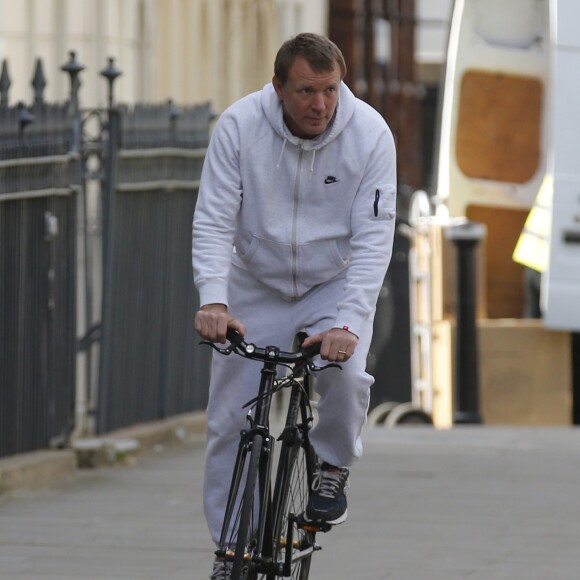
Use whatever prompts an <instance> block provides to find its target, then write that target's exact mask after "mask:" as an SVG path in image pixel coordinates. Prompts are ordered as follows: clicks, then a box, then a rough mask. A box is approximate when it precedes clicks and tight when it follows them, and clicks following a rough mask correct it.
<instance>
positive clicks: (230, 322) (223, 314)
mask: <svg viewBox="0 0 580 580" xmlns="http://www.w3.org/2000/svg"><path fill="white" fill-rule="evenodd" d="M228 328H233V329H234V330H237V331H238V332H239V333H240V334H241V335H242V336H243V335H244V334H245V333H246V327H245V326H244V325H243V324H242V323H241V322H240V321H239V320H238V319H237V318H236V317H234V316H232V315H231V314H230V313H229V312H228V307H227V306H226V305H225V304H205V305H204V306H202V307H201V308H200V309H199V310H198V311H197V313H196V315H195V330H196V331H197V333H198V334H199V335H200V336H201V337H202V338H203V339H205V340H209V341H210V342H219V343H222V344H223V343H224V342H226V332H227V330H228Z"/></svg>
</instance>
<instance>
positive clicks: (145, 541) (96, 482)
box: [0, 426, 580, 580]
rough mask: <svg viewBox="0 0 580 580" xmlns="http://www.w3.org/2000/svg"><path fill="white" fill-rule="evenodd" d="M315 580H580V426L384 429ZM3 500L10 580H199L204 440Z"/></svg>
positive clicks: (1, 527) (205, 569)
mask: <svg viewBox="0 0 580 580" xmlns="http://www.w3.org/2000/svg"><path fill="white" fill-rule="evenodd" d="M365 442H366V444H365V455H364V457H363V459H362V460H361V461H360V462H359V464H358V465H357V466H356V467H355V468H354V469H353V470H352V474H351V489H350V494H349V514H350V517H349V520H348V522H347V523H346V524H344V525H342V526H338V527H337V528H336V529H334V530H333V531H332V532H330V533H329V534H327V535H323V536H321V537H320V544H321V545H322V546H323V549H322V551H321V552H320V553H318V554H316V556H315V560H314V561H313V569H312V574H311V577H312V578H313V579H314V580H339V579H348V580H382V579H396V580H423V579H425V580H455V579H461V578H469V579H481V580H491V579H494V580H496V579H497V580H500V579H502V580H503V579H505V580H517V579H520V578H521V579H526V580H547V579H557V580H573V579H576V578H580V497H579V495H580V485H579V482H580V431H578V430H577V429H575V428H540V429H528V428H499V427H461V428H455V429H453V430H450V431H436V430H434V429H432V428H429V427H417V426H415V427H398V428H395V429H386V428H381V427H376V428H372V429H368V430H367V431H366V433H365ZM154 449H156V450H155V451H152V452H150V453H147V454H145V455H142V456H140V457H139V458H138V459H137V460H136V462H135V463H134V464H132V465H129V466H123V467H121V466H116V467H104V468H99V469H95V470H83V471H81V472H76V474H73V475H71V476H70V477H69V478H68V479H67V480H66V481H65V482H61V483H59V484H58V485H55V486H52V487H49V488H43V489H40V490H37V491H29V492H21V493H18V494H16V495H11V496H2V497H0V578H2V580H16V579H18V580H23V579H29V580H38V579H43V580H53V579H57V578H58V579H76V580H84V579H91V580H104V579H107V580H112V579H119V580H133V579H140V580H141V579H143V580H145V579H157V580H161V579H163V580H165V579H167V580H173V579H175V580H186V579H193V580H198V579H199V580H201V579H204V578H207V576H208V573H209V569H210V565H211V560H212V550H213V548H212V545H211V543H210V542H209V540H208V538H207V533H206V528H205V522H204V519H203V515H202V508H201V485H202V472H203V452H204V442H203V438H202V437H201V436H199V435H197V436H196V435H191V436H189V437H188V438H187V439H186V440H184V442H183V443H182V444H180V445H177V446H176V445H170V446H165V447H163V448H162V447H160V446H157V447H154Z"/></svg>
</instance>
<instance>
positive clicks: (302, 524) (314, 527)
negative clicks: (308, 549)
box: [296, 515, 333, 533]
mask: <svg viewBox="0 0 580 580" xmlns="http://www.w3.org/2000/svg"><path fill="white" fill-rule="evenodd" d="M296 526H297V527H298V528H300V529H301V530H304V531H305V532H315V533H318V532H322V533H326V532H328V531H330V530H331V529H332V527H333V526H332V524H329V523H328V522H323V521H321V520H312V521H310V520H307V519H305V518H304V515H301V516H299V517H297V518H296Z"/></svg>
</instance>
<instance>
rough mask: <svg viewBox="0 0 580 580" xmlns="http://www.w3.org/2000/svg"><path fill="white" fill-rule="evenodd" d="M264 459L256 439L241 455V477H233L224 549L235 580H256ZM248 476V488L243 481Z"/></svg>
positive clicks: (259, 440)
mask: <svg viewBox="0 0 580 580" xmlns="http://www.w3.org/2000/svg"><path fill="white" fill-rule="evenodd" d="M261 455H262V436H261V435H258V434H257V435H254V437H253V438H252V442H251V445H250V446H249V448H245V449H244V450H243V452H242V457H241V461H240V462H239V464H238V470H239V472H238V475H237V476H236V475H235V476H234V481H233V482H232V489H231V490H230V498H229V501H228V505H229V506H231V510H228V511H229V513H230V516H229V517H226V521H225V522H224V530H223V531H222V539H221V542H220V544H221V546H220V547H221V549H222V551H223V552H224V553H225V555H226V558H227V559H228V560H230V561H232V571H231V578H232V580H254V579H255V578H257V575H256V573H255V571H254V566H253V564H252V556H253V554H254V552H255V549H256V541H257V538H256V534H257V531H258V527H259V526H258V523H257V519H258V512H259V506H258V503H259V502H258V499H257V497H258V493H257V491H258V490H257V489H256V488H257V483H258V477H259V470H260V459H261ZM244 474H245V484H244V477H243V475H244Z"/></svg>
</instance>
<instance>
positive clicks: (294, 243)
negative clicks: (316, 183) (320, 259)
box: [292, 144, 304, 299]
mask: <svg viewBox="0 0 580 580" xmlns="http://www.w3.org/2000/svg"><path fill="white" fill-rule="evenodd" d="M303 155H304V146H303V145H302V144H301V145H300V151H299V153H298V164H297V167H296V179H295V180H294V209H293V213H292V297H293V298H294V299H296V298H297V297H298V281H297V277H298V244H297V241H298V203H299V200H300V173H301V171H300V169H301V167H302V157H303Z"/></svg>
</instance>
